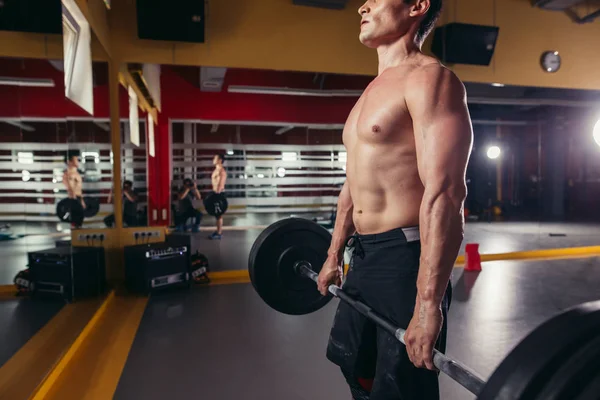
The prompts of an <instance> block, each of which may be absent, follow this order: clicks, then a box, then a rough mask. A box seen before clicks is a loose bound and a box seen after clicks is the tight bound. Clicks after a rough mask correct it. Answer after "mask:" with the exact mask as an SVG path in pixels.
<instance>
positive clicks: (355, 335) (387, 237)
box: [327, 228, 451, 400]
mask: <svg viewBox="0 0 600 400" xmlns="http://www.w3.org/2000/svg"><path fill="white" fill-rule="evenodd" d="M405 232H406V234H405ZM347 244H348V246H349V247H351V248H353V252H352V258H351V261H350V266H349V270H348V274H347V275H346V277H345V280H344V282H343V289H344V291H345V292H347V293H348V294H350V295H352V296H354V297H356V298H358V299H360V300H362V301H363V302H364V303H366V304H367V305H369V306H370V307H371V308H373V310H376V311H377V312H379V313H380V314H383V316H385V317H387V318H389V319H390V320H392V321H393V322H394V323H395V324H397V325H398V326H399V327H401V328H405V329H406V328H407V327H408V324H409V322H410V320H411V318H412V316H413V310H414V307H415V299H416V296H417V274H418V272H419V258H420V253H421V243H420V241H419V233H418V228H408V229H404V230H403V229H401V228H398V229H394V230H391V231H388V232H384V233H378V234H372V235H353V236H351V237H350V238H349V240H348V242H347ZM450 297H451V286H450V284H449V285H448V290H447V291H446V296H445V298H444V301H443V307H442V311H443V315H444V324H443V327H442V331H441V333H440V336H439V338H438V342H437V343H436V346H435V347H436V348H437V349H438V350H440V351H442V352H444V351H445V347H446V330H447V324H446V313H447V310H448V307H449V304H450ZM327 358H328V359H329V360H330V361H331V362H333V363H334V364H336V365H338V366H339V367H340V368H341V369H342V370H343V372H344V375H345V376H346V377H348V376H353V377H356V378H361V379H373V386H372V389H371V393H370V397H369V399H370V400H384V399H385V400H392V399H394V400H396V399H398V400H400V399H402V400H430V399H435V400H437V399H439V385H438V373H437V372H434V371H429V370H427V369H424V368H416V367H415V366H414V365H413V364H412V363H411V361H410V359H409V358H408V355H407V353H406V348H405V346H404V345H403V344H402V343H400V342H399V341H398V340H397V339H396V338H395V337H393V336H392V335H391V334H389V333H387V332H385V331H384V330H383V329H382V328H379V327H377V325H375V323H374V322H371V321H370V320H368V319H367V318H366V317H364V316H363V315H362V314H360V313H359V312H358V311H355V310H354V309H353V308H352V307H350V306H349V305H347V304H346V303H345V302H342V301H340V303H339V306H338V309H337V312H336V314H335V319H334V322H333V327H332V329H331V336H330V338H329V343H328V346H327ZM349 383H350V382H349ZM351 387H352V385H351ZM353 393H354V392H353ZM355 397H356V396H355Z"/></svg>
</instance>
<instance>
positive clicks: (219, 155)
mask: <svg viewBox="0 0 600 400" xmlns="http://www.w3.org/2000/svg"><path fill="white" fill-rule="evenodd" d="M217 157H219V160H221V162H222V163H223V162H225V154H223V153H217Z"/></svg>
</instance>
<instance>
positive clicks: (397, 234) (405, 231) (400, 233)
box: [353, 226, 421, 243]
mask: <svg viewBox="0 0 600 400" xmlns="http://www.w3.org/2000/svg"><path fill="white" fill-rule="evenodd" d="M353 237H355V238H357V239H358V240H360V241H361V242H365V243H377V242H379V241H382V240H390V239H403V240H406V241H407V242H416V241H418V240H420V239H421V235H420V231H419V227H418V226H409V227H405V228H395V229H391V230H389V231H385V232H380V233H370V234H367V235H361V234H359V233H357V234H355V235H354V236H353Z"/></svg>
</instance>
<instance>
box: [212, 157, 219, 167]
mask: <svg viewBox="0 0 600 400" xmlns="http://www.w3.org/2000/svg"><path fill="white" fill-rule="evenodd" d="M220 162H221V159H220V158H219V156H214V157H213V165H219V163H220Z"/></svg>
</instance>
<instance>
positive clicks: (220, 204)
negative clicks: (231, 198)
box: [203, 192, 229, 218]
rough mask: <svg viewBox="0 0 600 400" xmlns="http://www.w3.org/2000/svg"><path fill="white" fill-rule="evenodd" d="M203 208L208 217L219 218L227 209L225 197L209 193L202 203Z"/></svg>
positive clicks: (221, 194) (220, 194)
mask: <svg viewBox="0 0 600 400" xmlns="http://www.w3.org/2000/svg"><path fill="white" fill-rule="evenodd" d="M203 204H204V208H205V209H206V212H207V213H208V214H209V215H212V216H214V217H217V218H218V217H220V216H221V215H223V214H225V212H226V211H227V207H228V204H229V203H228V202H227V197H225V195H224V194H223V193H217V192H210V193H209V194H208V195H207V196H206V197H205V198H204V201H203Z"/></svg>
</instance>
